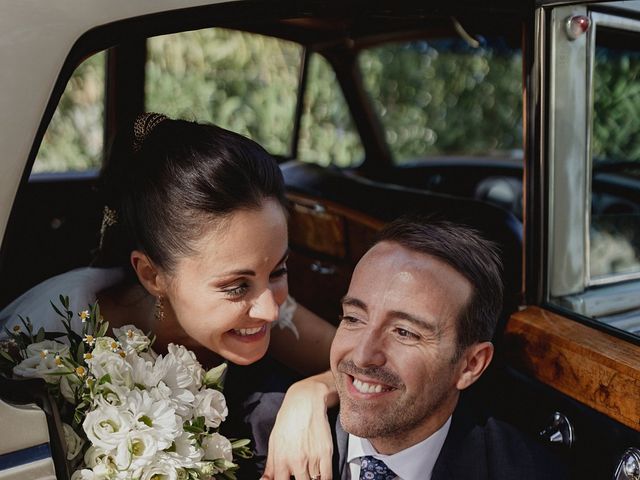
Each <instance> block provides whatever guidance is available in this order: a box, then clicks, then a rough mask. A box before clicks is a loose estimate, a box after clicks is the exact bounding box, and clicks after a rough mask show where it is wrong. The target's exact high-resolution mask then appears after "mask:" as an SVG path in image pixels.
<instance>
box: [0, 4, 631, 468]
mask: <svg viewBox="0 0 640 480" xmlns="http://www.w3.org/2000/svg"><path fill="white" fill-rule="evenodd" d="M320 3H322V2H291V1H282V2H274V4H273V5H271V6H268V7H267V6H265V5H264V4H262V3H260V2H247V4H246V5H242V6H233V5H230V4H224V3H223V4H220V5H213V6H208V7H198V8H192V9H185V10H184V11H183V10H181V11H177V12H171V14H170V15H168V14H166V15H163V14H157V15H151V16H147V17H137V18H132V19H128V20H126V21H123V22H118V23H117V24H111V25H105V26H103V27H99V28H97V29H95V30H93V31H90V32H87V33H86V34H85V35H84V36H83V37H81V38H80V39H79V40H78V42H77V43H76V45H75V46H74V49H73V50H72V52H71V53H70V54H69V57H68V59H67V63H66V64H65V66H64V67H63V69H62V73H61V76H60V79H59V81H58V84H57V85H56V87H55V89H54V92H53V94H52V97H51V100H50V103H49V105H48V107H47V111H46V113H45V115H44V118H43V120H42V124H41V125H40V129H39V133H38V137H37V138H38V139H42V138H46V132H47V129H48V128H49V123H50V120H51V119H52V117H54V113H55V111H56V109H57V108H58V103H59V100H60V98H61V97H62V96H63V93H64V90H65V87H66V85H67V82H68V80H69V79H71V78H72V75H73V72H74V70H75V69H76V67H78V65H80V63H81V60H83V59H85V58H88V57H90V56H91V55H92V54H94V53H96V52H100V51H106V55H105V67H104V97H101V98H102V100H101V101H102V102H103V103H104V105H103V108H104V112H103V114H102V116H101V118H102V119H103V123H102V125H101V128H102V129H103V139H104V140H103V143H102V145H105V147H103V148H104V149H106V145H108V142H109V139H110V138H111V137H112V136H113V133H114V131H115V130H116V128H117V126H118V125H119V124H121V123H124V122H126V121H128V120H129V119H131V118H133V117H134V116H135V115H137V114H138V113H140V112H142V111H145V110H146V109H147V108H148V102H146V101H145V88H148V86H147V87H145V75H147V74H148V72H149V64H148V58H147V55H148V53H149V48H150V47H149V45H148V43H147V39H148V38H151V37H156V36H162V35H172V34H177V33H179V32H182V31H191V30H199V29H205V28H211V27H216V28H222V29H225V30H226V31H238V32H242V33H244V34H257V35H261V36H264V37H269V38H276V39H278V40H284V41H287V42H293V43H294V44H295V45H297V46H298V47H299V48H300V49H301V51H302V52H303V53H302V55H301V59H302V60H301V64H300V68H299V71H298V72H297V73H296V76H297V78H298V79H299V84H298V90H297V92H295V93H294V96H295V105H294V108H293V111H294V114H293V119H292V120H291V125H290V127H291V131H292V132H293V133H292V134H291V138H290V143H289V144H288V145H286V148H284V150H282V151H275V152H272V153H273V154H274V156H276V158H277V159H278V161H279V162H280V165H281V168H282V172H283V175H284V179H285V183H286V187H287V196H288V198H289V200H290V217H289V235H290V248H291V253H290V260H289V265H288V268H289V272H290V273H289V276H290V278H291V279H292V281H291V282H290V292H291V294H292V295H293V296H294V297H295V298H296V299H297V300H298V301H299V302H300V303H302V304H304V305H305V306H307V307H308V308H310V309H311V310H313V311H314V312H316V313H317V314H319V315H320V316H322V317H323V318H325V319H327V320H329V321H331V322H332V323H334V324H336V323H337V322H338V315H339V313H340V309H339V299H340V298H341V297H342V295H344V293H345V292H346V290H347V287H348V284H349V280H350V275H351V272H352V270H353V268H354V266H355V264H356V263H357V261H358V260H359V258H360V257H361V255H362V254H363V253H364V252H365V251H366V250H367V248H368V247H369V245H370V244H371V242H372V240H373V238H374V237H375V234H376V232H377V231H378V230H379V229H380V228H381V227H382V226H383V225H384V224H385V223H387V222H388V221H390V220H392V219H394V218H396V217H398V216H399V215H403V214H409V213H415V214H420V215H426V216H430V217H433V218H438V219H447V220H451V221H454V222H460V223H464V224H467V225H470V226H472V227H474V228H476V229H477V230H479V231H480V232H481V233H482V234H483V235H485V236H486V237H487V238H489V239H490V240H492V241H493V242H495V243H496V244H497V245H498V247H499V249H500V252H501V255H502V258H503V270H504V271H503V278H504V284H505V304H504V310H503V314H502V316H501V319H500V323H499V327H498V330H497V332H496V337H495V339H494V340H495V343H496V346H497V358H496V360H495V361H494V365H493V366H492V370H491V371H490V372H489V374H487V375H486V378H483V381H482V382H480V383H479V385H478V386H477V388H474V389H473V391H472V392H471V393H470V396H471V397H472V398H473V399H474V401H476V400H477V401H478V402H479V403H481V404H482V407H483V408H487V409H490V410H491V413H493V414H495V415H496V416H498V417H501V418H503V419H505V420H507V421H509V422H511V423H512V424H514V425H515V426H517V428H519V429H521V430H523V431H525V432H526V433H527V434H529V435H531V436H532V437H536V438H538V437H539V434H540V433H541V431H544V429H545V427H546V426H548V424H549V423H548V422H549V417H550V416H551V415H552V414H553V412H555V411H557V410H562V411H564V412H569V414H570V415H571V416H572V418H574V419H575V420H574V422H575V427H576V429H580V431H581V432H582V435H583V436H584V437H585V438H589V439H592V440H594V439H598V441H597V442H596V443H594V441H589V442H581V443H578V444H577V446H576V447H574V448H572V449H569V448H568V447H567V446H566V445H563V444H562V443H560V444H558V443H554V442H553V441H552V440H549V438H550V437H551V436H552V435H553V432H552V433H549V432H547V433H546V434H544V435H543V437H542V438H541V439H540V441H541V442H542V443H544V444H545V445H546V448H550V449H553V450H556V451H557V453H558V454H559V455H561V456H562V457H563V458H564V459H566V460H567V461H568V462H569V463H570V465H571V469H572V473H573V474H574V475H575V478H605V477H606V475H609V477H610V473H609V472H611V471H612V469H613V468H614V463H615V462H616V461H617V458H618V454H619V451H620V448H621V447H620V446H621V445H627V444H630V443H632V442H633V440H634V439H635V438H637V437H636V435H637V432H635V431H634V430H632V429H630V428H628V427H626V426H623V425H620V424H617V423H616V422H613V421H612V420H611V419H610V418H609V417H607V416H605V415H603V414H602V413H599V412H595V411H593V410H592V409H590V408H588V407H587V406H585V405H583V404H581V403H580V402H577V401H575V400H574V399H572V398H570V397H569V396H567V395H564V394H562V393H560V392H558V391H557V390H554V389H552V388H550V387H549V386H547V385H545V384H544V383H542V382H539V381H537V380H535V379H533V378H531V377H529V376H527V375H526V374H524V373H522V372H521V370H520V369H518V368H514V366H513V365H510V364H509V363H508V361H507V360H506V359H507V358H508V352H505V351H504V349H503V345H502V333H503V330H504V328H505V324H506V322H507V320H508V318H509V316H510V315H511V314H512V313H513V312H516V311H517V310H518V307H519V305H521V304H522V303H523V262H524V260H523V252H524V251H525V241H524V238H525V235H524V234H525V232H524V231H523V218H524V216H525V213H524V205H523V195H524V189H525V188H524V185H525V181H526V180H525V179H524V178H523V171H524V167H523V162H524V159H523V155H524V154H523V151H526V148H527V147H526V145H524V146H523V142H524V141H525V140H524V139H523V134H522V132H521V131H517V130H518V129H520V130H521V126H520V125H521V123H522V119H523V117H524V116H526V112H525V113H524V114H523V109H524V108H525V107H526V105H525V106H523V105H522V97H523V94H522V90H523V89H524V88H526V87H527V86H528V85H529V84H528V82H529V81H530V80H529V77H528V76H527V69H528V68H529V67H530V63H529V60H526V61H524V62H523V58H525V57H524V55H525V54H526V52H528V51H529V50H530V49H531V42H532V40H531V39H532V32H530V31H529V30H528V29H530V25H531V18H532V15H533V14H532V11H531V10H530V9H526V8H524V7H522V6H517V5H514V3H518V2H513V3H510V2H502V1H496V2H488V3H489V4H490V5H489V6H487V5H484V2H462V4H461V3H456V4H455V5H447V4H446V2H438V7H437V8H432V9H427V8H426V7H424V6H422V5H420V4H418V3H410V4H408V5H403V6H402V7H394V6H393V5H391V3H392V2H371V3H363V2H357V3H355V4H354V5H355V6H349V5H347V4H344V5H339V4H337V3H333V2H331V3H330V7H327V6H326V5H320ZM345 3H346V2H345ZM449 3H453V2H449ZM479 3H483V5H479ZM497 37H499V39H500V42H502V43H500V45H501V47H500V48H502V50H500V48H498V47H496V50H495V52H501V51H505V52H509V54H510V55H515V56H512V57H509V58H515V60H511V61H512V62H515V65H516V67H515V68H516V71H517V72H518V73H517V74H518V81H519V84H518V91H517V92H516V93H515V95H514V97H513V98H517V101H516V100H514V102H515V103H514V104H513V105H511V106H510V108H512V109H513V110H514V111H516V114H515V115H516V117H514V118H515V120H514V122H515V123H514V125H515V126H514V131H513V132H511V135H512V136H513V138H512V139H510V140H508V141H506V140H505V141H504V142H503V141H500V142H498V141H497V140H496V141H495V142H493V143H492V144H491V145H489V146H487V147H486V148H485V147H478V148H476V149H474V150H469V151H462V152H461V151H456V150H455V149H450V150H447V147H446V146H444V147H442V148H441V149H440V150H435V147H434V150H431V151H430V150H428V149H427V150H424V151H421V150H419V149H418V150H416V149H413V150H411V148H409V147H407V148H406V150H404V151H402V152H400V151H399V150H396V149H395V148H396V147H394V144H393V142H391V141H390V140H392V139H393V138H394V131H393V130H392V129H391V130H390V129H388V128H387V126H386V124H385V122H387V121H388V118H389V116H391V115H392V114H393V115H396V113H393V112H392V113H388V112H387V113H385V114H381V112H382V110H384V107H385V106H382V107H381V106H380V105H377V104H376V102H375V101H372V98H371V97H372V93H371V88H373V87H372V86H371V85H368V84H367V82H368V81H369V82H370V83H371V82H373V80H367V79H371V78H373V76H372V75H369V74H366V75H365V74H364V73H363V69H362V68H360V67H361V65H360V63H359V62H361V61H362V60H361V58H362V56H361V52H364V51H368V50H369V49H374V48H378V47H384V46H386V45H397V44H403V42H405V44H406V45H407V46H406V49H407V50H411V48H422V47H424V45H429V44H433V45H440V44H439V43H438V41H440V40H443V39H447V41H450V39H455V41H452V42H453V43H447V45H449V46H451V45H453V46H451V47H450V51H451V52H454V53H455V52H463V53H465V54H466V53H467V50H466V49H468V48H485V49H486V50H487V51H491V52H494V50H491V48H493V47H490V45H494V44H493V43H491V42H492V41H494V40H492V39H495V38H497ZM420 42H423V43H420ZM430 42H431V43H430ZM460 42H462V43H460ZM474 42H476V43H478V42H480V43H479V44H481V45H484V47H477V46H476V47H468V46H464V45H475V44H474ZM482 42H485V43H482ZM498 43H499V42H498ZM463 44H464V45H463ZM496 44H497V43H496ZM461 45H462V46H461ZM421 46H422V47H421ZM212 47H214V46H212ZM424 48H427V47H424ZM434 48H435V47H434ZM438 52H439V54H440V55H445V54H448V52H449V50H446V49H441V50H438ZM514 52H515V53H514ZM395 55H396V57H395V58H396V59H397V58H398V54H395ZM434 55H435V54H434ZM495 55H498V54H497V53H496V54H495ZM316 56H318V57H321V58H322V61H323V62H326V63H327V64H328V65H329V66H330V69H331V72H333V73H332V75H333V76H334V77H335V82H336V87H337V88H338V89H339V90H340V92H341V93H342V96H343V97H344V103H345V106H346V110H347V111H348V113H349V115H350V118H351V121H352V124H353V131H354V132H355V135H356V136H357V137H358V138H359V142H360V145H361V149H360V152H361V155H355V156H353V157H350V159H349V161H348V162H346V163H344V164H342V165H340V164H339V163H340V162H339V161H338V160H336V161H332V160H330V161H328V162H319V163H318V162H310V161H307V160H305V159H304V158H300V157H302V156H304V155H303V153H304V152H303V151H302V147H301V142H303V141H304V139H305V138H307V137H305V136H309V135H310V136H313V135H314V130H313V125H311V126H309V125H307V124H305V121H304V120H303V117H304V115H306V114H308V111H309V110H310V107H309V98H308V95H310V94H309V93H308V92H309V91H311V89H312V87H311V85H310V84H308V82H310V79H309V77H310V75H311V74H312V72H311V71H310V70H309V69H310V68H311V66H310V62H311V60H312V58H315V57H316ZM491 58H493V57H491ZM392 60H393V59H392ZM376 78H377V77H376ZM376 81H379V80H376ZM478 81H480V80H478ZM376 88H377V87H376ZM385 88H386V87H385ZM383 90H384V88H383V87H380V91H383ZM414 93H415V92H414ZM380 95H382V94H380ZM389 95H390V97H389V98H391V96H392V95H391V94H389ZM384 98H387V97H384ZM461 98H463V96H462V95H461ZM474 98H475V97H474ZM398 101H399V100H398ZM474 101H475V100H474ZM305 102H307V103H305ZM390 105H391V103H390ZM387 107H388V108H387V110H389V111H390V109H391V107H390V106H387ZM461 108H464V111H465V112H469V114H471V113H472V112H471V111H470V110H469V109H468V106H466V104H465V105H462V107H461ZM487 108H493V107H487ZM495 108H498V107H495ZM447 111H448V112H453V111H452V110H447ZM490 111H493V110H490ZM403 112H405V110H400V111H399V113H397V115H400V114H402V113H403ZM450 115H451V116H452V115H453V113H450ZM509 118H511V117H509ZM195 119H196V120H200V119H199V118H195ZM499 121H500V120H498V119H496V118H491V117H489V118H487V119H485V120H484V121H483V122H478V123H473V124H472V127H473V128H474V129H477V130H478V131H477V132H473V131H466V130H464V129H462V132H461V133H459V135H462V136H463V137H464V136H469V138H470V143H471V137H473V136H476V135H477V137H478V138H480V139H482V138H483V137H486V136H487V135H489V133H486V132H485V130H484V129H485V128H486V129H488V130H487V131H490V129H491V127H492V124H498V123H499ZM518 122H520V125H519V124H518ZM307 123H308V122H307ZM460 123H464V117H459V118H457V117H456V118H454V120H453V121H452V122H451V123H447V124H445V127H443V130H441V131H439V132H441V133H439V135H440V138H444V137H445V134H444V133H442V132H446V131H449V130H450V131H452V132H453V131H455V130H456V129H460V128H461V126H460ZM305 125H306V126H305ZM223 126H225V125H223ZM227 128H229V127H227ZM232 129H233V128H232ZM305 129H306V130H307V131H305ZM338 130H339V129H338ZM240 133H246V132H242V131H241V132H240ZM339 134H341V132H338V134H337V135H339ZM474 138H475V137H474ZM258 141H259V139H258ZM443 141H444V140H443ZM501 142H502V143H501ZM285 143H286V142H285ZM478 144H479V145H480V143H478ZM513 144H515V145H518V144H519V145H520V146H519V148H513ZM311 145H312V146H313V144H311ZM34 148H35V149H36V150H37V149H38V148H39V141H38V142H36V145H35V146H34ZM267 148H268V147H267ZM402 148H405V147H402ZM398 152H400V153H398ZM400 156H402V161H399V160H398V158H399V157H400ZM336 158H338V157H336ZM34 161H35V162H37V158H36V155H34V158H33V159H32V162H31V163H30V164H29V165H28V166H27V170H26V171H25V173H24V178H23V182H22V184H21V187H20V190H19V193H18V195H17V197H16V200H15V203H14V206H13V210H12V214H11V218H10V222H9V226H8V228H7V231H6V234H5V238H4V240H3V243H2V250H1V251H0V269H1V271H2V275H3V278H5V279H11V280H10V281H6V282H5V283H4V284H3V288H2V291H0V307H2V306H5V305H7V304H8V303H9V302H10V301H11V300H13V299H14V298H16V297H17V296H18V295H19V294H20V293H22V292H24V291H26V290H27V289H28V288H30V287H32V286H33V285H35V284H37V283H38V282H40V281H42V280H44V279H46V278H49V277H51V276H53V275H56V274H59V273H62V272H64V271H67V270H69V269H72V268H76V267H81V266H86V265H89V264H91V262H92V260H93V258H94V255H95V251H96V248H97V244H98V238H99V235H98V234H99V227H100V221H101V218H102V209H103V206H104V205H103V202H102V200H101V198H100V195H99V190H98V172H99V164H98V165H94V166H92V167H91V168H89V169H87V170H85V171H64V172H44V173H31V168H32V166H33V162H34ZM34 171H35V170H34ZM606 173H607V172H606V171H604V170H603V171H602V173H598V175H596V176H594V182H595V183H597V184H598V185H601V187H600V188H601V191H602V193H601V195H600V196H599V197H598V198H599V199H600V203H596V207H595V208H596V209H601V210H603V211H604V210H607V208H609V207H610V208H613V209H615V208H617V207H619V206H620V205H622V203H624V202H629V203H630V205H632V209H633V212H634V213H635V214H637V205H638V200H637V192H638V190H637V189H634V188H631V187H630V188H629V193H628V195H621V192H623V190H622V189H623V188H624V186H625V185H622V184H621V183H620V182H619V181H617V180H615V178H614V179H613V180H612V179H611V178H610V177H607V176H606ZM616 182H617V183H616ZM623 183H624V182H623ZM607 195H609V197H607ZM620 197H622V200H620ZM612 198H613V200H615V201H613V200H612ZM629 198H632V199H634V200H629ZM607 199H609V200H612V202H613V204H614V205H609V207H607V203H606V202H607ZM621 202H622V203H621ZM609 211H611V210H609ZM509 348H511V349H513V348H517V345H515V344H514V343H511V345H510V346H509ZM560 373H561V372H558V375H560ZM2 388H3V389H5V387H2ZM7 388H8V387H7ZM18 400H19V399H18ZM18 400H16V401H18ZM543 433H544V432H543ZM596 457H597V458H599V459H600V460H599V461H598V462H595V461H594V462H593V463H591V464H589V463H585V462H584V459H585V458H596ZM583 475H584V476H583Z"/></svg>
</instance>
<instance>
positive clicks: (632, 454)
mask: <svg viewBox="0 0 640 480" xmlns="http://www.w3.org/2000/svg"><path fill="white" fill-rule="evenodd" d="M613 479H614V480H640V450H638V449H637V448H635V447H630V448H627V451H626V452H624V453H623V454H622V457H621V458H620V463H618V468H616V473H615V475H614V477H613Z"/></svg>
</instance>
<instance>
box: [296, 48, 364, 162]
mask: <svg viewBox="0 0 640 480" xmlns="http://www.w3.org/2000/svg"><path fill="white" fill-rule="evenodd" d="M298 159H299V160H302V161H305V162H313V163H318V164H320V165H323V166H327V165H337V166H339V167H354V166H357V165H359V164H360V163H362V160H363V159H364V149H363V147H362V143H361V142H360V136H359V135H358V133H357V131H356V129H355V127H354V125H353V121H352V119H351V114H350V112H349V108H348V106H347V103H346V101H345V99H344V96H343V94H342V90H341V88H340V85H339V84H338V81H337V80H336V75H335V73H334V71H333V69H332V68H331V66H330V65H329V63H328V62H327V61H326V60H325V59H324V58H323V57H322V56H320V55H318V54H314V55H313V56H312V57H311V59H310V60H309V71H308V75H307V86H306V91H305V99H304V112H303V115H302V121H301V126H300V141H299V145H298Z"/></svg>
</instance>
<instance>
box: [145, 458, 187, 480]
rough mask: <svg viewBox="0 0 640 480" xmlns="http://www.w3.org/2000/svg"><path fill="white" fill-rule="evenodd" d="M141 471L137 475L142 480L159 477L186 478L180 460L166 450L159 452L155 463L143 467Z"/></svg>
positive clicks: (177, 479) (165, 479)
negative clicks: (165, 451)
mask: <svg viewBox="0 0 640 480" xmlns="http://www.w3.org/2000/svg"><path fill="white" fill-rule="evenodd" d="M140 473H141V474H140V475H139V476H136V477H137V478H140V480H155V479H159V478H161V479H162V480H180V479H181V478H184V476H183V474H184V471H183V469H182V467H181V465H180V462H179V460H178V459H177V458H176V457H175V456H172V455H168V454H166V453H164V452H158V455H156V458H155V459H154V462H153V464H152V465H149V466H148V467H146V468H143V469H142V471H141V472H140Z"/></svg>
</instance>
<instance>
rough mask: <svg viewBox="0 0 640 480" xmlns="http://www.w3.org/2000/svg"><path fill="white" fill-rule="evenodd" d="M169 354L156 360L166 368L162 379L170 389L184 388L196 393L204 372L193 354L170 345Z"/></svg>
mask: <svg viewBox="0 0 640 480" xmlns="http://www.w3.org/2000/svg"><path fill="white" fill-rule="evenodd" d="M167 350H168V351H169V353H167V355H166V356H165V357H164V358H158V360H157V361H158V362H162V363H164V364H165V366H166V374H165V376H164V378H163V379H162V380H163V381H164V382H165V383H166V384H167V385H168V386H169V387H170V388H172V389H173V388H185V389H187V390H189V391H190V392H191V393H196V392H197V391H198V390H199V389H200V387H201V386H202V377H203V375H204V370H203V368H202V365H200V363H199V362H198V360H197V359H196V356H195V354H194V353H193V352H192V351H190V350H187V349H186V348H185V347H183V346H182V345H174V344H173V343H170V344H169V345H168V346H167Z"/></svg>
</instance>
